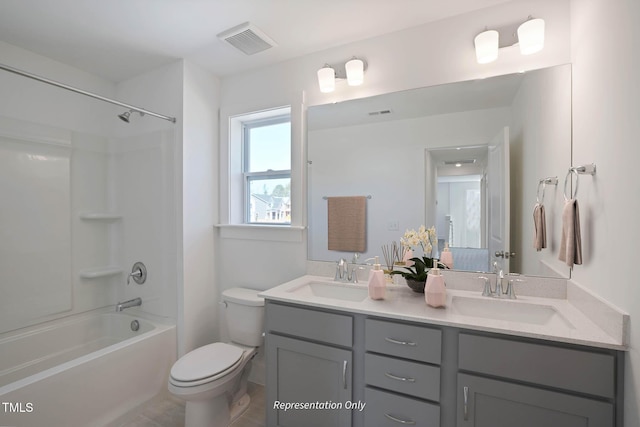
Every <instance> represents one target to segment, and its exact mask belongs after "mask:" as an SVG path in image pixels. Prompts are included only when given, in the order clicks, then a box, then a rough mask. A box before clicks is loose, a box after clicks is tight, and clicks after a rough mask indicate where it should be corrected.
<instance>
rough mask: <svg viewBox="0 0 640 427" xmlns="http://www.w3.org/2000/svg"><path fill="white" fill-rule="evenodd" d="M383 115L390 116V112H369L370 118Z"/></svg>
mask: <svg viewBox="0 0 640 427" xmlns="http://www.w3.org/2000/svg"><path fill="white" fill-rule="evenodd" d="M384 114H391V110H380V111H371V112H370V113H369V115H370V116H380V115H384Z"/></svg>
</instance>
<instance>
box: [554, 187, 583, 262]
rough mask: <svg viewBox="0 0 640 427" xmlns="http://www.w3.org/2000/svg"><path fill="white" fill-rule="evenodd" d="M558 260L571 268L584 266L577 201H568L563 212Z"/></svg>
mask: <svg viewBox="0 0 640 427" xmlns="http://www.w3.org/2000/svg"><path fill="white" fill-rule="evenodd" d="M558 259H559V260H560V261H564V262H565V263H566V264H567V265H568V266H569V267H573V265H574V264H577V265H580V264H582V238H581V237H580V210H579V209H578V201H577V200H576V199H571V200H567V201H566V202H565V204H564V209H563V210H562V239H561V240H560V255H559V256H558Z"/></svg>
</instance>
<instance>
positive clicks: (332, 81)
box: [318, 66, 336, 93]
mask: <svg viewBox="0 0 640 427" xmlns="http://www.w3.org/2000/svg"><path fill="white" fill-rule="evenodd" d="M318 85H320V92H322V93H329V92H333V91H334V90H335V88H336V72H335V71H334V69H333V68H331V67H329V66H326V67H323V68H320V69H319V70H318Z"/></svg>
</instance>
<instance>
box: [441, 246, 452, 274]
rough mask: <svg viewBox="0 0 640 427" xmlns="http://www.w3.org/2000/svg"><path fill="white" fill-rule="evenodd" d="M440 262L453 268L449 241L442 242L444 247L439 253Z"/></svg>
mask: <svg viewBox="0 0 640 427" xmlns="http://www.w3.org/2000/svg"><path fill="white" fill-rule="evenodd" d="M440 262H441V263H443V264H444V265H446V266H447V267H449V268H450V269H452V270H453V253H451V251H450V250H449V243H445V244H444V249H443V250H442V253H441V254H440Z"/></svg>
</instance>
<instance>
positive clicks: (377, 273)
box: [369, 257, 387, 300]
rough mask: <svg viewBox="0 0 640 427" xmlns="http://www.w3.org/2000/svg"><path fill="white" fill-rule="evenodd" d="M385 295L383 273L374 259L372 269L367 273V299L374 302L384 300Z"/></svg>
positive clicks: (378, 262) (376, 258)
mask: <svg viewBox="0 0 640 427" xmlns="http://www.w3.org/2000/svg"><path fill="white" fill-rule="evenodd" d="M386 293H387V284H386V282H385V280H384V272H383V271H382V268H380V261H379V259H378V257H375V262H374V264H373V269H371V271H370V272H369V298H371V299H374V300H381V299H384V297H385V295H386Z"/></svg>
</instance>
